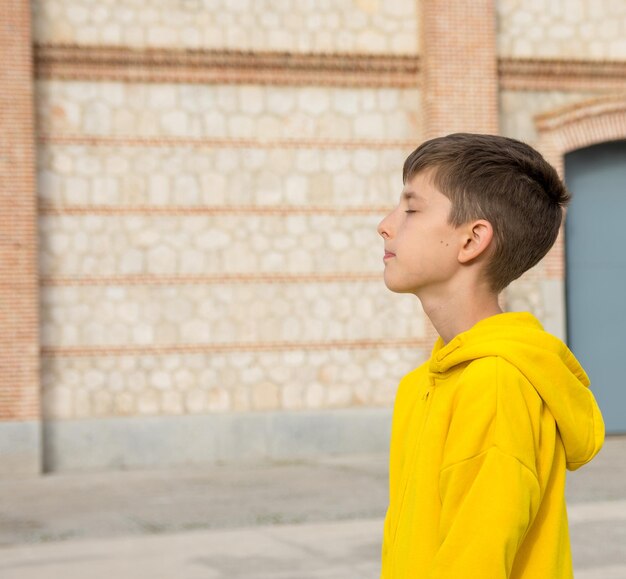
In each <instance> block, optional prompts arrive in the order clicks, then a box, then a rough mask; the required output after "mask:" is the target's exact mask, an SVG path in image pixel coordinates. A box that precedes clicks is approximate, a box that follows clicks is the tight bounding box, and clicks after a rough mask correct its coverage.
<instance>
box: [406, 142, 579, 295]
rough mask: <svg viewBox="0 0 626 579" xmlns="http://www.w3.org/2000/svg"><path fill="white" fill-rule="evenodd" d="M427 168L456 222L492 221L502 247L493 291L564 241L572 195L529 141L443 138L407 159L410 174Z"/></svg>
mask: <svg viewBox="0 0 626 579" xmlns="http://www.w3.org/2000/svg"><path fill="white" fill-rule="evenodd" d="M426 170H428V171H429V172H431V171H432V173H431V178H432V181H433V184H434V185H435V186H436V187H437V189H439V191H441V193H443V194H444V195H445V196H446V197H448V199H450V202H451V204H452V209H451V211H450V215H449V218H448V221H449V223H450V224H452V225H454V226H455V227H457V226H459V225H462V224H464V223H467V222H469V221H471V220H473V219H486V220H487V221H489V222H490V223H491V225H492V227H493V232H494V236H493V242H494V244H495V248H494V250H493V252H492V255H491V258H490V261H489V263H488V264H487V267H486V269H485V275H486V278H487V281H488V283H489V284H490V286H491V288H492V290H493V291H495V292H500V291H502V290H503V289H504V288H505V287H506V286H508V285H509V284H510V283H511V282H512V281H513V280H514V279H517V278H518V277H519V276H520V275H522V274H523V273H524V272H525V271H527V270H529V269H530V268H531V267H533V266H534V265H536V264H537V263H538V262H539V261H540V260H541V259H542V258H543V257H544V256H545V255H546V253H548V250H549V249H550V248H551V247H552V245H553V244H554V242H555V241H556V238H557V235H558V233H559V227H560V226H561V221H562V218H563V208H564V207H565V206H566V205H567V203H568V202H569V199H570V194H569V193H568V191H567V189H566V188H565V185H564V184H563V182H562V181H561V179H560V178H559V176H558V174H557V172H556V170H555V169H554V167H552V165H550V164H549V163H548V162H547V161H546V160H545V159H544V158H543V157H542V156H541V155H540V154H539V153H538V152H537V151H536V150H535V149H533V148H532V147H531V146H529V145H527V144H526V143H522V142H521V141H517V140H515V139H510V138H508V137H501V136H496V135H480V134H472V133H455V134H451V135H447V136H445V137H437V138H435V139H431V140H429V141H425V142H424V143H422V144H421V145H420V146H419V147H418V148H417V149H415V151H413V152H412V153H411V154H410V155H409V156H408V157H407V159H406V161H405V162H404V168H403V171H402V179H403V181H404V183H406V182H407V181H410V180H411V179H412V178H413V177H415V175H417V174H418V173H420V172H422V171H426Z"/></svg>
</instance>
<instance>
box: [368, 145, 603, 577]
mask: <svg viewBox="0 0 626 579" xmlns="http://www.w3.org/2000/svg"><path fill="white" fill-rule="evenodd" d="M403 181H404V190H403V192H402V196H401V199H400V203H399V204H398V206H397V207H396V208H395V209H394V210H393V211H392V212H391V213H390V214H389V215H388V216H387V217H385V219H383V221H382V222H381V223H380V225H379V226H378V233H379V234H380V235H381V236H382V237H383V239H384V242H385V256H384V262H385V274H384V277H385V284H386V285H387V287H388V288H389V289H390V290H391V291H394V292H402V293H407V292H410V293H413V294H415V295H416V296H417V297H418V298H419V300H420V301H421V303H422V307H423V308H424V311H425V312H426V315H427V316H428V317H429V318H430V321H431V322H432V324H433V326H434V327H435V329H436V330H437V332H438V333H439V336H440V337H439V338H438V340H437V342H436V344H435V346H434V349H433V352H432V355H431V357H430V360H428V361H427V362H426V363H425V364H423V365H422V366H420V367H419V368H417V369H416V370H414V371H412V372H410V373H409V374H408V375H407V376H405V377H404V378H403V379H402V381H401V382H400V385H399V387H398V391H397V394H396V401H395V406H394V414H393V422H392V433H391V451H390V462H389V508H388V511H387V516H386V519H385V525H384V536H383V548H382V574H381V577H382V578H384V579H405V578H411V579H422V578H423V579H444V578H445V579H465V578H477V579H496V578H497V579H504V578H507V579H563V578H571V577H573V572H572V562H571V552H570V546H569V534H568V525H567V513H566V507H565V496H564V492H565V469H566V468H568V469H569V470H574V469H576V468H578V467H580V466H582V465H583V464H585V463H586V462H588V461H590V460H591V459H592V458H593V457H594V456H595V454H596V453H597V452H598V451H599V450H600V447H601V446H602V443H603V441H604V423H603V421H602V416H601V415H600V411H599V409H598V406H597V404H596V402H595V400H594V397H593V395H592V393H591V391H590V390H589V379H588V378H587V375H586V374H585V372H584V370H583V369H582V367H581V366H580V364H579V363H578V362H577V360H576V359H575V358H574V356H573V354H572V353H571V352H570V351H569V350H568V348H567V347H566V346H565V344H563V342H561V341H560V340H558V339H557V338H555V337H554V336H551V335H550V334H548V333H546V332H545V331H543V329H542V327H541V325H540V324H539V322H538V321H537V320H536V318H535V317H533V316H532V315H531V314H530V313H502V311H501V309H500V307H499V305H498V294H499V293H500V292H501V291H502V290H503V289H504V288H505V287H506V286H507V285H508V284H509V283H510V282H511V281H512V280H514V279H516V278H517V277H519V276H520V275H521V274H522V273H524V272H525V271H527V270H528V269H530V268H531V267H533V266H534V265H535V264H536V263H537V262H539V260H540V259H541V258H542V257H544V256H545V254H546V253H547V252H548V250H549V249H550V247H551V246H552V245H553V243H554V241H555V240H556V237H557V234H558V231H559V227H560V224H561V219H562V213H563V207H564V206H565V205H566V204H567V202H568V200H569V194H568V192H567V191H566V189H565V187H564V185H563V183H562V182H561V180H560V179H559V177H558V175H557V173H556V171H555V170H554V169H553V168H552V167H551V166H550V165H549V164H548V163H547V162H546V161H545V160H544V159H543V157H542V156H541V155H540V154H539V153H538V152H537V151H535V150H534V149H532V148H531V147H529V146H528V145H526V144H524V143H521V142H519V141H516V140H513V139H509V138H505V137H498V136H492V135H475V134H465V133H461V134H453V135H448V136H447V137H441V138H437V139H432V140H430V141H427V142H425V143H423V144H422V145H421V146H420V147H418V148H417V149H416V150H415V151H413V153H411V154H410V155H409V157H408V158H407V159H406V161H405V163H404V170H403Z"/></svg>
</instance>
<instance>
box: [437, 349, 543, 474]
mask: <svg viewBox="0 0 626 579" xmlns="http://www.w3.org/2000/svg"><path fill="white" fill-rule="evenodd" d="M540 406H541V399H540V398H539V396H538V394H537V392H536V391H535V389H534V388H533V387H532V385H531V384H530V383H529V382H528V380H527V379H526V377H525V376H524V374H523V373H522V372H521V371H520V370H519V369H518V368H517V367H515V366H514V365H513V364H511V363H510V362H508V361H507V360H504V359H503V358H501V357H499V356H489V357H485V358H480V359H477V360H474V361H472V362H471V363H469V364H468V365H467V367H466V368H465V369H464V370H463V373H462V374H461V376H460V377H459V383H458V387H457V391H456V395H455V398H454V401H453V409H452V417H451V423H450V428H449V432H448V438H447V442H446V452H445V454H446V462H447V463H450V462H457V461H461V460H466V459H467V458H470V457H472V456H475V455H478V454H480V453H481V452H485V451H486V450H487V449H489V448H491V447H497V448H498V449H499V450H501V451H502V452H504V453H506V454H509V455H512V456H514V457H516V458H518V459H519V460H522V461H523V462H524V463H528V466H532V464H533V462H534V461H533V460H532V456H533V449H534V444H533V443H534V440H535V438H536V430H537V427H538V425H539V424H538V423H539V410H540V408H539V407H540Z"/></svg>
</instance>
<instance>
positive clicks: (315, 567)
mask: <svg viewBox="0 0 626 579" xmlns="http://www.w3.org/2000/svg"><path fill="white" fill-rule="evenodd" d="M386 463H387V457H386V456H384V455H376V456H349V457H333V458H323V459H319V460H317V461H315V462H307V463H298V464H295V463H289V464H273V465H249V466H241V465H239V466H219V467H205V468H193V469H184V470H181V469H178V470H167V471H165V470H159V471H134V472H106V473H77V474H57V475H48V476H44V477H41V478H36V479H19V480H11V481H8V480H5V481H0V577H1V578H2V579H48V578H52V579H55V578H57V577H59V578H61V577H62V578H63V579H78V578H80V579H83V578H86V577H89V578H90V579H100V578H103V579H104V578H105V577H106V578H107V579H109V578H111V577H113V578H115V579H143V578H150V579H161V578H162V579H200V578H202V579H213V578H215V579H218V578H219V579H226V578H228V579H238V578H244V577H245V578H249V579H322V578H324V579H361V578H363V579H365V578H368V579H369V578H377V577H378V574H379V570H380V542H381V533H382V521H383V517H384V513H385V508H386V502H387V464H386ZM567 495H568V504H569V516H570V530H571V536H572V549H573V556H574V565H575V570H576V579H626V437H611V438H609V439H607V442H606V445H605V447H604V449H603V450H602V452H601V453H600V455H599V456H598V457H597V458H596V459H595V460H594V461H593V462H592V463H591V464H590V465H588V466H586V467H584V468H583V469H581V470H579V471H577V472H575V473H570V475H569V478H568V488H567ZM538 579H539V578H538Z"/></svg>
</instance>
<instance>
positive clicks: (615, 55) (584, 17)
mask: <svg viewBox="0 0 626 579" xmlns="http://www.w3.org/2000/svg"><path fill="white" fill-rule="evenodd" d="M496 7H497V18H498V54H499V55H500V56H505V57H515V58H559V59H582V60H589V59H593V60H618V61H623V60H624V55H626V4H625V3H624V2H622V1H621V0H599V1H597V0H532V1H530V2H529V1H527V0H497V2H496Z"/></svg>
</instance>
